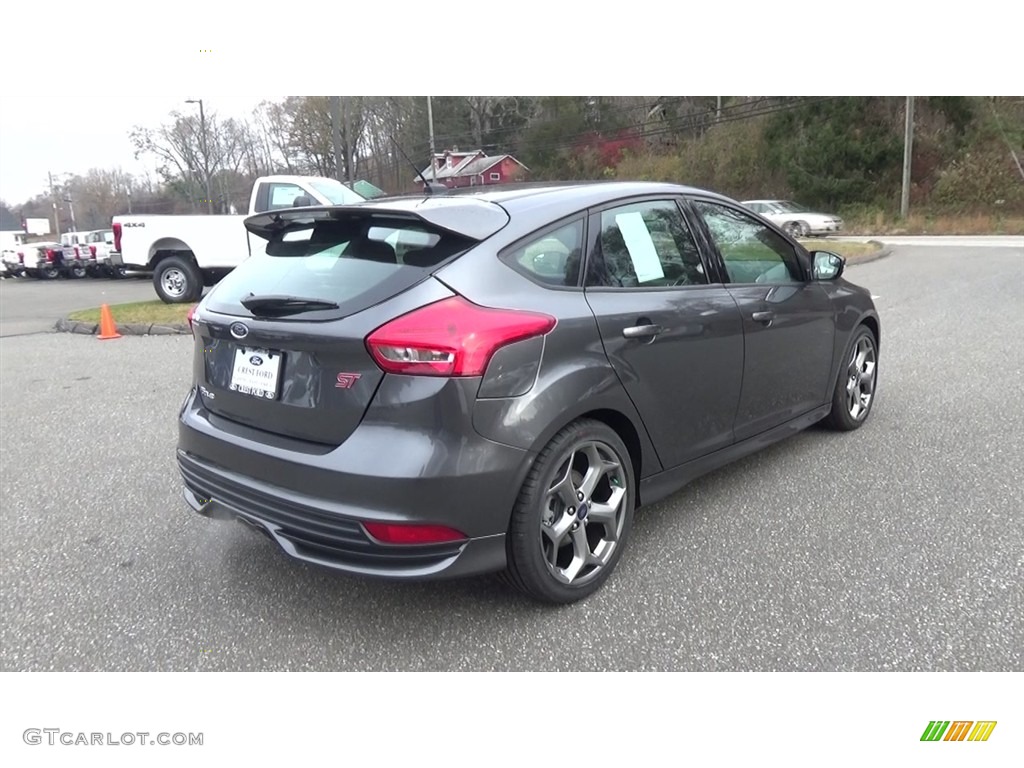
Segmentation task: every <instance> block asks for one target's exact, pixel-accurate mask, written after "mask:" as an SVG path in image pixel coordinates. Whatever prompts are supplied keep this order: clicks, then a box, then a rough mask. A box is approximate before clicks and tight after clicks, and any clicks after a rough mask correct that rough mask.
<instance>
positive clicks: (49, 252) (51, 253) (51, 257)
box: [46, 248, 53, 261]
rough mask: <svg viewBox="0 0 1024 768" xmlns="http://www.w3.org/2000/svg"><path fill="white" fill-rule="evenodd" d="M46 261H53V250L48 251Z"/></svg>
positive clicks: (48, 249)
mask: <svg viewBox="0 0 1024 768" xmlns="http://www.w3.org/2000/svg"><path fill="white" fill-rule="evenodd" d="M46 260H47V261H53V248H47V249H46Z"/></svg>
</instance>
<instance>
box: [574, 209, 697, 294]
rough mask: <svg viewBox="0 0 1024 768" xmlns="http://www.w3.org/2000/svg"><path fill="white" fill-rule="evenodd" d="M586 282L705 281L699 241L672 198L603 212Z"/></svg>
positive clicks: (641, 284) (653, 284)
mask: <svg viewBox="0 0 1024 768" xmlns="http://www.w3.org/2000/svg"><path fill="white" fill-rule="evenodd" d="M600 227H601V229H600V234H599V237H598V241H597V244H596V247H595V251H594V254H593V258H592V259H591V262H590V267H589V269H588V273H587V285H588V286H592V287H598V286H600V287H612V288H661V287H667V286H680V285H706V284H707V282H708V279H707V275H706V274H705V271H704V265H703V264H702V263H701V260H700V255H699V253H698V251H697V245H696V243H695V242H694V240H693V237H692V236H691V234H690V230H689V227H687V225H686V220H685V219H684V218H683V215H682V213H681V212H680V210H679V207H678V206H677V205H676V204H675V202H673V201H671V200H656V201H649V202H642V203H631V204H629V205H624V206H621V207H618V208H610V209H608V210H606V211H602V212H601V224H600Z"/></svg>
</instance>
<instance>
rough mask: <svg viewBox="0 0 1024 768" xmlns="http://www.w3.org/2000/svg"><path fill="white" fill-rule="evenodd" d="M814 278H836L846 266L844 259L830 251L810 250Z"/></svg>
mask: <svg viewBox="0 0 1024 768" xmlns="http://www.w3.org/2000/svg"><path fill="white" fill-rule="evenodd" d="M811 258H812V259H814V279H815V280H838V279H839V276H840V275H842V274H843V269H844V268H845V267H846V259H844V258H843V257H842V256H840V255H839V254H838V253H832V252H831V251H812V252H811Z"/></svg>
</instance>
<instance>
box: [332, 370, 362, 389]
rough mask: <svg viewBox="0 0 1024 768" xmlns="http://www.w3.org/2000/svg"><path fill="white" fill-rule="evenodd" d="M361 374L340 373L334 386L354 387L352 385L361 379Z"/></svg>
mask: <svg viewBox="0 0 1024 768" xmlns="http://www.w3.org/2000/svg"><path fill="white" fill-rule="evenodd" d="M361 375H362V374H358V373H339V374H338V379H337V381H336V382H335V384H334V386H335V387H337V388H338V389H352V385H353V384H355V383H356V382H357V381H359V378H360V376H361Z"/></svg>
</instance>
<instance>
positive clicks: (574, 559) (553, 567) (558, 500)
mask: <svg viewBox="0 0 1024 768" xmlns="http://www.w3.org/2000/svg"><path fill="white" fill-rule="evenodd" d="M633 487H634V485H633V465H632V463H631V460H630V456H629V452H628V451H627V450H626V447H625V446H624V445H623V443H622V440H621V439H620V438H619V436H618V435H617V434H616V433H615V432H614V431H613V430H612V429H611V428H609V427H608V426H607V425H605V424H603V423H601V422H597V421H591V420H581V421H577V422H574V423H573V424H570V425H569V426H568V427H566V428H565V429H563V430H562V431H561V432H559V433H558V434H557V435H556V436H555V437H554V439H552V441H551V442H550V443H549V444H548V446H547V447H546V448H545V449H544V450H543V451H542V452H541V454H540V456H538V458H537V461H536V463H535V464H534V467H533V469H532V470H531V472H530V474H529V476H528V477H527V480H526V482H525V483H524V485H523V489H522V492H521V493H520V496H519V500H518V502H517V504H516V508H515V510H514V512H513V515H512V523H511V526H510V529H509V542H508V558H509V570H508V572H507V574H506V575H507V578H508V580H509V581H511V582H512V583H513V584H514V585H515V586H517V587H518V588H520V589H522V590H523V591H525V592H526V593H527V594H529V595H531V596H532V597H534V598H536V599H538V600H543V601H546V602H553V603H569V602H574V601H576V600H580V599H582V598H583V597H586V596H587V595H590V594H592V593H593V592H595V591H596V590H597V589H598V588H599V587H600V586H601V584H603V583H604V581H605V579H607V578H608V577H609V576H610V575H611V572H612V570H613V569H614V567H615V564H616V562H617V561H618V559H619V556H620V555H621V553H622V549H623V547H624V546H625V543H626V539H627V536H628V533H629V529H630V525H631V523H632V516H633V507H634V498H633V491H632V489H633Z"/></svg>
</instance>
